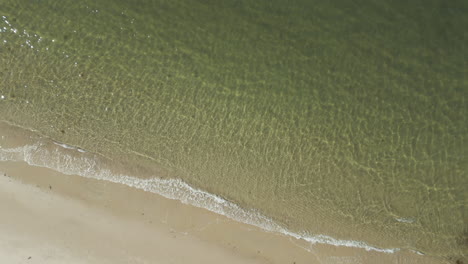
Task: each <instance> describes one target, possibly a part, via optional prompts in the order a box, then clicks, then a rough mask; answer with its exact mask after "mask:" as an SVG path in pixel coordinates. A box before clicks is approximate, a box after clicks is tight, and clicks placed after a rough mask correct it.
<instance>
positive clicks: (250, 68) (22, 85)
mask: <svg viewBox="0 0 468 264" xmlns="http://www.w3.org/2000/svg"><path fill="white" fill-rule="evenodd" d="M381 2H382V1H370V0H369V1H353V2H350V1H335V2H334V3H323V1H288V3H287V4H286V2H284V1H228V0H223V1H177V0H172V1H155V0H151V1H150V0H147V1H140V3H139V4H138V5H135V4H134V3H130V2H129V1H123V0H120V1H119V0H116V1H107V0H102V1H98V2H96V1H79V2H78V1H70V0H65V1H63V0H61V1H58V0H55V1H54V0H45V1H29V0H28V1H26V0H15V1H12V0H1V2H0V15H1V16H3V17H2V18H1V20H0V30H1V33H0V96H2V97H1V98H2V99H0V119H2V120H7V121H10V122H13V123H15V124H18V125H22V126H26V127H29V128H34V129H36V130H38V131H40V132H41V133H42V134H45V135H47V136H49V137H51V138H53V139H56V140H58V141H61V142H65V143H67V144H70V145H74V146H79V147H81V148H83V149H86V150H89V151H93V152H96V153H101V154H103V155H105V156H107V157H110V158H113V159H114V160H134V161H135V162H139V163H144V164H145V166H146V165H148V166H154V167H155V168H158V169H160V170H161V171H164V173H163V174H161V177H166V178H167V177H168V178H175V179H182V180H183V181H185V182H187V183H189V184H190V185H191V186H194V187H196V188H200V189H202V190H204V191H206V192H208V193H212V194H216V195H218V196H220V197H223V198H224V199H226V200H228V201H231V202H233V203H235V204H237V205H239V206H241V207H243V208H246V209H249V210H250V209H254V210H258V211H259V212H261V213H262V214H263V215H266V216H268V217H270V218H272V219H273V220H275V222H276V223H278V224H279V225H281V226H282V227H285V228H287V229H288V230H291V231H293V232H302V233H307V234H311V235H317V234H324V235H328V236H332V237H334V238H337V239H345V240H346V239H349V240H359V241H366V242H367V243H369V244H370V245H375V246H377V247H382V248H394V247H398V248H410V249H415V250H418V251H421V252H423V253H426V254H430V255H438V256H459V255H466V254H467V253H466V252H467V240H468V238H467V234H468V231H467V230H468V226H467V222H466V215H467V210H466V204H467V197H466V194H467V191H466V186H468V177H467V170H468V160H467V158H466V150H467V145H466V140H467V135H468V122H467V116H468V105H467V102H466V95H467V91H468V78H467V76H468V75H467V74H468V65H467V61H468V59H467V58H468V48H467V47H468V35H467V34H468V33H467V32H468V31H467V30H466V28H468V6H467V2H464V1H451V2H450V3H449V4H446V3H445V2H444V1H412V2H411V3H406V2H404V1H393V2H392V3H381ZM141 177H143V178H145V177H148V176H143V174H142V176H141Z"/></svg>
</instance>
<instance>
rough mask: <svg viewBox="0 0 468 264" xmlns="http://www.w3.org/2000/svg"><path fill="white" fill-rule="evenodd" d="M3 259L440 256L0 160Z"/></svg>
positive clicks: (416, 259) (414, 259)
mask: <svg viewBox="0 0 468 264" xmlns="http://www.w3.org/2000/svg"><path fill="white" fill-rule="evenodd" d="M0 171H1V175H2V177H0V211H1V212H2V214H1V217H0V234H1V236H0V262H2V263H297V264H299V263H356V264H357V263H441V262H438V261H436V260H431V259H429V258H426V257H423V256H418V255H415V254H412V253H410V252H399V253H397V254H386V253H379V252H367V251H365V250H362V249H355V248H346V247H335V246H329V245H320V244H315V245H310V244H307V243H306V242H305V241H300V240H296V239H293V238H290V237H287V236H284V235H280V234H273V233H268V232H264V231H262V230H260V229H259V228H256V227H252V226H249V225H245V224H241V223H237V222H235V221H232V220H230V219H228V218H226V217H224V216H221V215H217V214H214V213H211V212H209V211H207V210H204V209H201V208H195V207H192V206H189V205H185V204H182V203H180V202H178V201H174V200H169V199H165V198H163V197H159V196H158V195H155V194H152V193H147V192H142V191H139V190H136V189H133V188H129V187H126V186H124V185H120V184H115V183H108V182H104V181H98V180H92V179H85V178H82V177H79V176H70V175H63V174H60V173H58V172H56V171H53V170H50V169H47V168H39V167H33V166H30V165H27V164H26V163H23V162H0Z"/></svg>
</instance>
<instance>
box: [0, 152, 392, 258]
mask: <svg viewBox="0 0 468 264" xmlns="http://www.w3.org/2000/svg"><path fill="white" fill-rule="evenodd" d="M55 145H56V146H58V147H55V148H54V147H52V148H50V147H47V148H46V147H45V144H44V143H36V144H33V145H26V146H22V147H17V148H0V161H24V162H26V163H28V164H29V165H32V166H38V167H46V168H50V169H53V170H56V171H59V172H61V173H63V174H67V175H79V176H82V177H87V178H93V179H98V180H104V181H110V182H114V183H120V184H125V185H127V186H130V187H134V188H137V189H141V190H144V191H147V192H152V193H156V194H159V195H161V196H164V197H166V198H169V199H175V200H179V201H181V202H183V203H185V204H190V205H193V206H196V207H201V208H205V209H208V210H210V211H212V212H215V213H218V214H222V215H225V216H227V217H229V218H231V219H234V220H236V221H239V222H242V223H246V224H250V225H253V226H257V227H260V228H262V229H264V230H267V231H270V232H277V233H282V234H285V235H288V236H291V237H294V238H297V239H303V240H305V241H308V242H310V243H312V244H315V243H321V244H329V245H335V246H345V247H354V248H362V249H365V250H367V251H378V252H384V253H395V252H397V251H399V250H400V249H398V248H379V247H374V246H371V245H369V244H367V243H365V242H362V241H354V240H341V239H335V238H333V237H330V236H326V235H311V234H308V233H306V232H304V233H294V232H291V231H289V230H287V229H286V228H284V227H282V226H281V225H279V224H277V223H275V222H274V221H273V220H271V219H270V218H268V217H266V216H264V215H262V214H260V213H259V212H257V211H255V210H246V209H243V208H241V207H240V206H238V205H236V204H234V203H232V202H230V201H227V200H225V199H223V198H221V197H219V196H216V195H213V194H210V193H208V192H205V191H202V190H200V189H196V188H193V187H191V186H190V185H188V184H187V183H185V182H183V181H182V180H180V179H161V178H150V179H140V178H137V177H133V176H129V175H122V174H114V173H112V172H111V171H110V170H108V169H105V168H102V167H101V166H99V164H98V162H97V160H96V159H95V158H93V157H91V156H90V155H91V154H89V153H88V156H84V155H83V154H82V153H83V150H81V149H79V148H76V147H73V146H69V145H66V144H61V143H55ZM59 147H61V148H64V149H67V150H68V151H79V152H81V154H80V153H73V155H71V154H68V153H67V151H64V150H63V149H60V148H59Z"/></svg>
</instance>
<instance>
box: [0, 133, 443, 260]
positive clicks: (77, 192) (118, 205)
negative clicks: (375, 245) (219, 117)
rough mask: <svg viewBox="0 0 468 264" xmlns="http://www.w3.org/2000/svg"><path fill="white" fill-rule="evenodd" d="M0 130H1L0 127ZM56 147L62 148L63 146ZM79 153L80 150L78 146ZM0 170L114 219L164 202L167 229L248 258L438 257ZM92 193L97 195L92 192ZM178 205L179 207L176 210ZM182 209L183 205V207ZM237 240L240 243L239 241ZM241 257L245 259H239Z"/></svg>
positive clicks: (73, 179)
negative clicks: (323, 238)
mask: <svg viewBox="0 0 468 264" xmlns="http://www.w3.org/2000/svg"><path fill="white" fill-rule="evenodd" d="M1 132H2V133H3V131H1ZM2 136H3V135H2ZM16 136H17V135H16ZM2 139H3V140H2V141H5V137H2ZM6 140H7V141H8V140H10V142H8V144H5V142H2V144H1V145H0V146H2V145H10V144H11V143H12V142H11V139H8V137H6ZM54 144H56V143H54ZM13 145H15V144H13ZM61 147H62V148H63V146H61ZM66 149H68V148H66ZM69 151H75V152H77V151H76V150H74V149H69ZM80 153H83V152H81V151H80ZM0 170H2V171H4V172H5V173H7V175H9V176H10V177H12V178H14V179H16V180H19V181H20V182H23V183H24V184H20V185H21V186H23V187H24V186H25V185H33V186H34V185H35V186H45V187H43V188H42V189H41V190H44V189H45V191H47V192H51V193H54V195H57V194H58V196H59V197H60V198H57V199H61V200H73V201H76V200H78V201H80V202H84V203H85V204H86V207H87V208H88V207H98V208H99V210H100V211H101V210H103V211H107V213H111V214H115V213H117V212H119V213H122V212H126V213H124V214H121V215H119V217H117V218H118V219H120V220H122V218H128V217H129V215H128V212H129V211H130V212H131V211H134V212H133V213H134V214H137V213H136V211H135V209H136V208H134V207H141V206H146V207H147V208H151V207H154V206H155V205H157V204H165V205H164V208H165V210H171V211H174V212H173V213H174V216H173V219H172V220H171V221H169V222H171V225H174V226H172V227H169V229H170V230H178V231H177V232H180V233H184V234H188V235H190V236H192V235H194V236H195V237H198V238H202V240H204V241H210V243H213V244H214V245H218V246H219V244H222V245H223V246H224V248H225V249H226V246H227V249H226V250H231V251H233V250H234V251H235V252H237V253H239V254H241V255H243V256H247V259H250V258H252V259H253V260H254V261H255V262H252V263H284V262H286V263H288V261H289V262H291V263H293V262H294V261H296V263H304V262H305V263H330V262H326V261H325V262H324V261H323V260H326V259H334V262H331V263H335V262H336V263H340V262H339V261H342V263H375V261H377V260H378V261H379V263H398V262H395V261H402V260H403V261H404V260H411V262H410V263H441V262H440V260H435V259H433V260H432V258H429V257H426V256H419V255H416V254H414V253H412V252H409V251H407V250H404V251H401V252H398V253H388V252H387V253H382V252H376V251H366V250H364V249H359V248H353V247H337V246H333V245H327V244H318V243H315V244H314V243H310V241H309V242H308V241H305V240H304V239H300V238H299V239H298V238H293V237H291V236H286V235H284V234H279V233H274V232H268V231H265V230H262V229H260V228H258V227H255V226H252V225H248V224H244V223H240V222H237V221H235V220H232V219H229V218H228V217H226V216H224V215H220V214H216V213H213V212H209V211H208V210H206V209H203V208H199V207H200V206H198V207H194V206H192V205H187V204H186V203H181V202H180V201H177V200H171V199H167V198H163V197H161V196H160V195H158V194H155V193H152V192H142V191H141V190H138V189H137V188H138V186H133V187H137V188H132V187H130V186H131V185H130V186H129V185H128V184H127V185H124V184H121V183H117V182H111V181H108V180H107V181H101V180H98V179H91V178H85V177H80V176H77V175H73V174H69V173H67V174H69V175H65V174H63V173H60V172H58V171H54V170H52V169H48V168H41V167H37V166H31V165H28V164H26V163H25V162H18V161H16V162H12V161H2V162H0ZM35 174H39V175H40V177H36V176H35ZM51 174H53V175H54V176H53V177H52V176H51ZM46 181H49V182H50V183H49V187H50V189H49V190H47V188H46V187H47V184H46V183H45V182H46ZM52 186H56V187H52ZM57 186H60V187H57ZM90 189H91V192H90ZM143 190H144V189H143ZM23 192H24V194H21V195H26V193H27V191H23ZM56 192H57V193H56ZM128 194H132V195H134V197H133V200H132V202H129V201H127V200H126V199H123V198H122V197H125V196H127V195H128ZM205 194H206V193H205ZM93 195H94V196H97V197H92V196H93ZM106 199H107V200H106ZM117 201H119V202H117ZM149 201H151V202H149ZM158 206H159V205H158ZM109 207H110V208H109ZM169 208H171V209H169ZM172 208H175V209H172ZM182 208H183V210H181V209H182ZM159 209H161V208H159ZM83 210H86V209H83ZM109 210H110V211H109ZM184 211H185V212H184ZM186 211H189V213H187V212H186ZM211 211H213V210H211ZM166 212H167V211H166ZM133 213H132V214H133ZM143 214H144V216H145V217H148V216H149V214H148V212H144V213H143ZM162 214H164V213H163V212H162V211H159V213H155V212H153V213H152V216H153V217H155V218H158V217H159V220H157V221H155V220H151V221H152V222H158V221H159V222H160V223H163V222H166V224H167V222H168V219H167V216H165V217H166V218H165V219H166V220H164V219H161V215H162ZM185 214H188V215H185ZM175 215H178V216H175ZM142 217H143V215H142ZM142 217H141V218H142ZM187 217H189V218H190V219H194V217H195V218H196V219H198V220H197V221H198V224H199V225H200V226H199V227H198V228H205V227H204V226H205V225H206V224H205V223H206V222H208V223H212V222H213V221H216V222H217V223H216V224H212V226H213V227H210V228H213V229H215V230H216V232H207V233H205V232H195V233H191V232H193V230H194V229H190V228H188V227H187V223H184V221H183V220H181V219H185V218H187ZM200 217H201V218H200ZM130 218H132V217H130ZM207 218H209V219H210V220H208V219H207ZM176 219H178V220H176ZM219 219H222V223H221V224H220V223H219V221H220V220H219ZM132 221H137V222H139V221H141V219H132ZM140 224H141V222H140ZM191 224H193V223H191ZM224 225H227V226H224ZM223 226H224V227H223ZM167 227H168V226H165V227H161V226H160V227H159V228H160V229H164V228H166V229H167ZM195 229H196V228H195ZM187 230H191V231H187ZM246 230H247V231H246ZM227 234H231V235H233V234H236V239H237V240H236V241H237V242H226V241H224V242H222V241H223V240H225V238H226V235H227ZM240 234H242V235H240ZM253 241H260V243H265V242H266V244H267V245H264V246H265V247H266V248H263V249H256V248H255V247H257V246H258V243H253ZM220 242H221V243H220ZM226 243H229V244H226ZM231 245H236V246H232V248H231ZM240 245H243V246H242V247H241V246H240ZM278 248H281V249H282V250H278ZM283 248H286V249H287V251H286V252H287V253H286V254H284V249H283ZM240 252H242V253H240ZM259 252H261V253H263V254H265V256H268V258H266V259H262V258H259V257H258V255H260V253H259ZM231 253H232V252H231ZM285 256H286V257H285ZM340 259H341V260H340ZM265 261H266V262H265ZM346 261H348V262H346ZM349 261H354V262H349ZM419 261H421V262H419ZM432 261H434V262H432ZM208 263H210V262H208ZM242 263H246V262H245V261H244V260H243V262H242ZM249 263H250V262H249ZM401 263H405V262H401Z"/></svg>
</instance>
